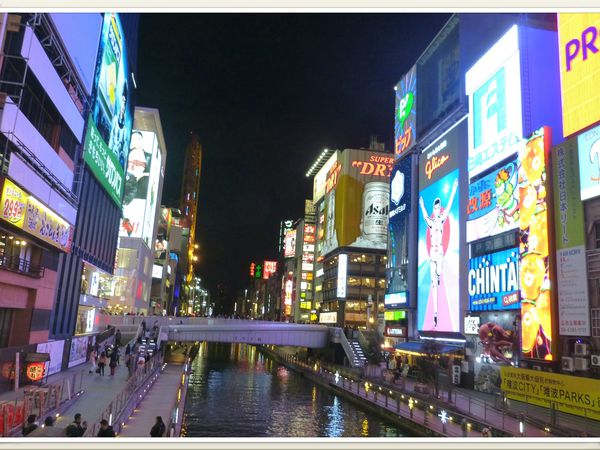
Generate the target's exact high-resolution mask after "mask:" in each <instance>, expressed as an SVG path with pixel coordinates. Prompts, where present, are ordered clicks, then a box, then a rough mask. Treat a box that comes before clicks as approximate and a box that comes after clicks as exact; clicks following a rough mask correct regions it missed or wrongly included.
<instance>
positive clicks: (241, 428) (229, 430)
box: [184, 343, 407, 437]
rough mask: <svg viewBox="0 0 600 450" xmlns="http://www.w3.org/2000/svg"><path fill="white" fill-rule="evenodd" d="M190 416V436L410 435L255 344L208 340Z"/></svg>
mask: <svg viewBox="0 0 600 450" xmlns="http://www.w3.org/2000/svg"><path fill="white" fill-rule="evenodd" d="M201 347H202V348H201V349H200V352H199V354H198V357H197V358H196V360H195V361H194V363H193V370H194V372H193V373H192V374H191V376H190V382H189V388H188V393H187V397H186V408H185V416H184V433H185V435H186V436H189V437H355V436H356V437H358V436H402V435H407V433H406V431H404V432H403V431H401V430H400V429H398V428H397V427H396V426H395V425H393V424H390V423H387V422H385V421H384V420H382V419H380V418H379V417H378V416H376V415H373V414H371V413H367V412H365V411H363V410H360V409H359V408H357V407H356V406H355V405H354V404H353V403H350V402H348V401H346V400H344V399H342V398H339V397H338V396H336V395H333V394H332V393H331V392H329V391H327V390H325V389H323V388H321V387H319V386H316V385H314V384H313V383H311V382H310V381H308V380H307V379H306V378H304V377H302V376H301V375H299V374H297V373H295V372H293V371H290V370H288V369H287V368H285V367H283V366H279V365H278V364H276V363H274V362H273V361H272V360H270V359H268V358H265V357H264V356H263V355H262V354H261V353H260V352H258V351H257V350H256V348H255V347H252V346H247V345H240V344H206V343H204V344H202V346H201Z"/></svg>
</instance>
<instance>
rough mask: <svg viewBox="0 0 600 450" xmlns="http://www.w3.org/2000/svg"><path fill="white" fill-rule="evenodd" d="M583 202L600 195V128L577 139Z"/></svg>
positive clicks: (582, 134) (593, 129)
mask: <svg viewBox="0 0 600 450" xmlns="http://www.w3.org/2000/svg"><path fill="white" fill-rule="evenodd" d="M577 145H578V147H579V178H580V180H579V182H580V183H581V200H588V199H590V198H594V197H597V196H599V195H600V126H598V127H596V128H592V129H591V130H589V131H586V132H585V133H581V134H580V135H579V136H578V137H577Z"/></svg>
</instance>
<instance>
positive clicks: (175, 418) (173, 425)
mask: <svg viewBox="0 0 600 450" xmlns="http://www.w3.org/2000/svg"><path fill="white" fill-rule="evenodd" d="M190 371H191V369H190V357H189V356H188V357H187V358H186V360H185V364H184V366H183V376H182V377H181V383H180V385H179V388H178V389H177V393H176V394H175V397H174V399H173V403H172V404H173V407H172V408H171V414H170V416H169V423H168V424H167V429H166V432H165V436H164V437H179V435H180V434H181V425H182V418H183V408H182V407H180V405H181V404H184V405H185V395H186V391H187V386H188V383H189V379H190V375H189V372H190Z"/></svg>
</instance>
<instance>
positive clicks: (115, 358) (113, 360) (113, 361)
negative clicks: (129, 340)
mask: <svg viewBox="0 0 600 450" xmlns="http://www.w3.org/2000/svg"><path fill="white" fill-rule="evenodd" d="M118 359H119V354H118V352H117V349H114V350H113V352H112V353H111V354H110V363H109V365H108V366H109V367H110V376H111V377H114V376H115V370H116V369H117V361H118Z"/></svg>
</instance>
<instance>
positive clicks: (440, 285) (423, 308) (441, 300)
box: [417, 119, 467, 332]
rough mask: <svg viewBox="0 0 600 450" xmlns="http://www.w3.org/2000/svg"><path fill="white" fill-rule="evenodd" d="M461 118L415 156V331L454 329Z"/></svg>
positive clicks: (463, 123)
mask: <svg viewBox="0 0 600 450" xmlns="http://www.w3.org/2000/svg"><path fill="white" fill-rule="evenodd" d="M466 132H467V123H466V121H465V120H464V119H463V120H462V121H461V122H459V123H457V124H456V125H455V126H454V127H453V128H451V129H450V130H449V131H448V132H446V133H445V134H444V135H442V136H441V137H440V138H438V139H437V140H436V141H435V142H433V143H432V144H431V145H430V146H429V147H427V148H426V149H425V150H424V151H423V153H422V154H421V156H420V161H419V171H420V173H419V191H420V192H419V221H418V222H419V233H418V236H419V241H418V271H417V285H418V287H419V288H418V296H417V297H418V298H417V301H418V309H417V310H418V322H417V326H418V329H419V330H435V331H454V332H458V331H460V322H459V317H460V311H459V309H460V308H459V283H458V280H459V270H460V264H459V242H460V228H459V222H458V219H459V210H460V201H459V198H458V197H457V195H456V194H457V190H458V182H459V169H458V157H457V156H458V155H460V154H461V153H463V152H464V150H463V149H464V147H465V146H466V142H467V140H466Z"/></svg>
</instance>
